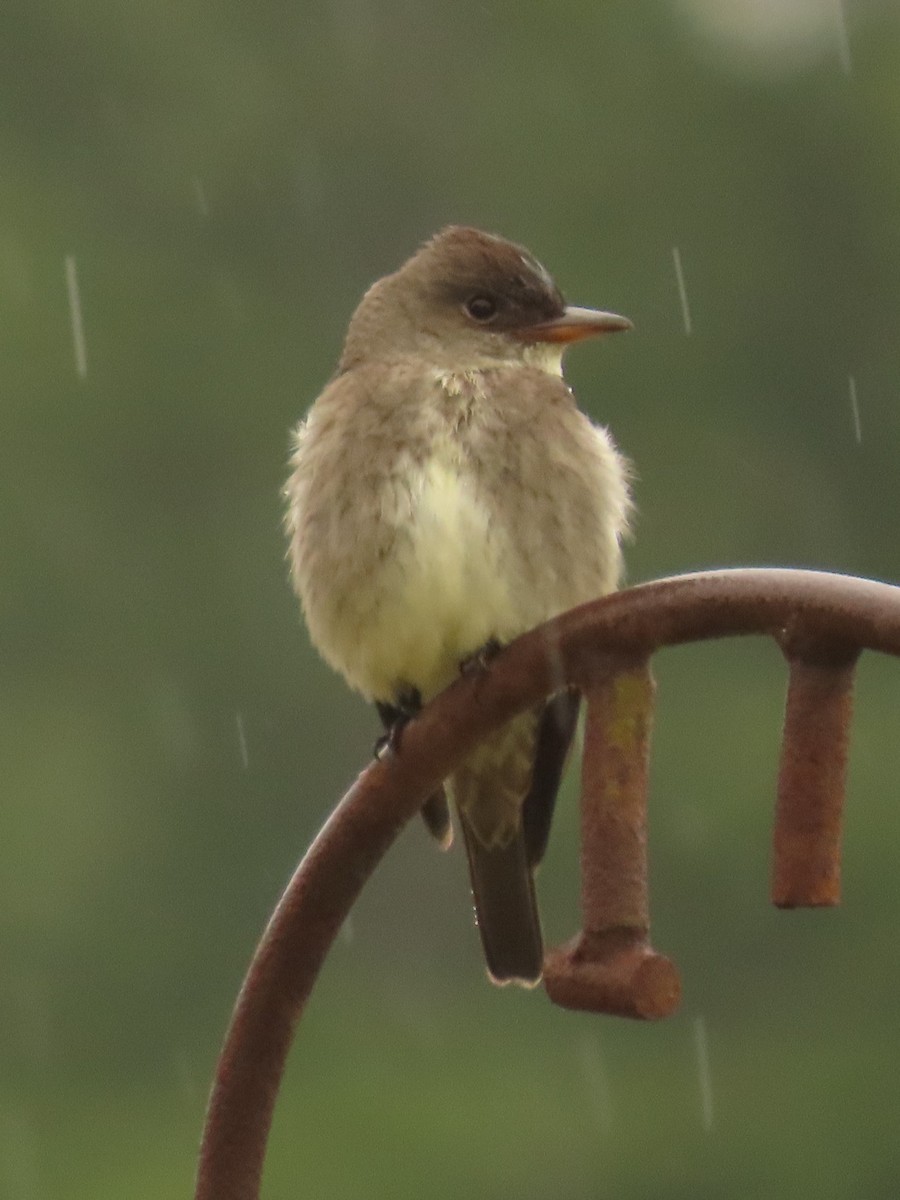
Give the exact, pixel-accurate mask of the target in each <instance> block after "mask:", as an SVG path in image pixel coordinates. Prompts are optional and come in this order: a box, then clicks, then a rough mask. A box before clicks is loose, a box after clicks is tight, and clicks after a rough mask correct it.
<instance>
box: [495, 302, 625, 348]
mask: <svg viewBox="0 0 900 1200" xmlns="http://www.w3.org/2000/svg"><path fill="white" fill-rule="evenodd" d="M633 328H634V326H633V325H632V324H631V322H630V321H629V320H628V318H627V317H620V316H619V315H618V314H617V313H611V312H601V311H600V310H599V309H596V308H575V307H573V306H572V305H569V307H568V308H567V309H566V311H565V312H564V313H563V314H562V316H561V317H554V318H553V320H552V321H541V322H540V323H539V324H537V325H528V326H526V327H525V328H523V329H519V330H517V331H516V333H517V336H518V337H520V338H521V339H522V340H523V341H526V342H563V343H566V342H580V341H581V340H582V338H589V337H598V336H599V335H600V334H602V333H622V332H623V331H624V330H626V329H633Z"/></svg>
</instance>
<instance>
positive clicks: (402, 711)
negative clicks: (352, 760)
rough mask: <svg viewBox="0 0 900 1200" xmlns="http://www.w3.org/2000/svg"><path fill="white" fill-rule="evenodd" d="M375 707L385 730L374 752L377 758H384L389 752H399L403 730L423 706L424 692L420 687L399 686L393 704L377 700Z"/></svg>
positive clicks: (377, 740)
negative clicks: (422, 692)
mask: <svg viewBox="0 0 900 1200" xmlns="http://www.w3.org/2000/svg"><path fill="white" fill-rule="evenodd" d="M375 707H376V708H377V709H378V715H379V717H381V723H382V724H383V725H384V728H385V732H384V733H383V734H382V735H381V737H379V738H376V739H375V747H374V750H373V753H374V755H375V757H376V758H377V759H382V758H384V757H385V755H387V754H398V753H399V751H400V739H401V737H402V736H403V730H404V729H405V728H406V726H407V725H408V724H409V723H410V721H411V720H412V719H413V717H414V716H415V715H416V714H417V713H418V712H420V710H421V708H422V694H421V692H420V691H419V689H418V688H414V687H409V686H404V687H401V688H398V690H397V697H396V700H395V702H394V703H393V704H388V703H386V702H385V701H383V700H376V701H375Z"/></svg>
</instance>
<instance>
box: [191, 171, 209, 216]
mask: <svg viewBox="0 0 900 1200" xmlns="http://www.w3.org/2000/svg"><path fill="white" fill-rule="evenodd" d="M192 183H193V185H194V199H195V200H196V202H197V208H198V210H199V212H200V216H201V217H208V216H209V204H208V203H207V201H206V188H204V186H203V180H202V179H201V178H200V176H199V175H195V176H194V178H193V180H192Z"/></svg>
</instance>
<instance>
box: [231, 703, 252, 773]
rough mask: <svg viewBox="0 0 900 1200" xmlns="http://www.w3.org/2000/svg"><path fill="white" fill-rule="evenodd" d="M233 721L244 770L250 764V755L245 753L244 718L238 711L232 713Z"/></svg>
mask: <svg viewBox="0 0 900 1200" xmlns="http://www.w3.org/2000/svg"><path fill="white" fill-rule="evenodd" d="M234 723H235V725H236V726H237V735H238V749H239V750H240V752H241V762H242V763H243V765H244V770H245V771H246V770H247V768H248V767H249V765H250V757H249V755H248V754H247V734H246V731H245V730H244V718H243V716H242V715H241V714H240V713H235V714H234Z"/></svg>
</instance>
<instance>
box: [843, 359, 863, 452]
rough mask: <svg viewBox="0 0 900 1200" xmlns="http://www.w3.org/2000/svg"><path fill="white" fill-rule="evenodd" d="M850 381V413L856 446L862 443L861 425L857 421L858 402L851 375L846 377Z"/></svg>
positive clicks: (854, 383)
mask: <svg viewBox="0 0 900 1200" xmlns="http://www.w3.org/2000/svg"><path fill="white" fill-rule="evenodd" d="M847 378H848V379H849V381H850V412H851V414H852V416H853V432H854V434H855V435H856V442H857V445H859V443H860V442H861V441H862V425H861V424H860V420H859V400H858V398H857V395H856V380H855V379H854V377H853V376H852V375H848V376H847Z"/></svg>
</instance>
